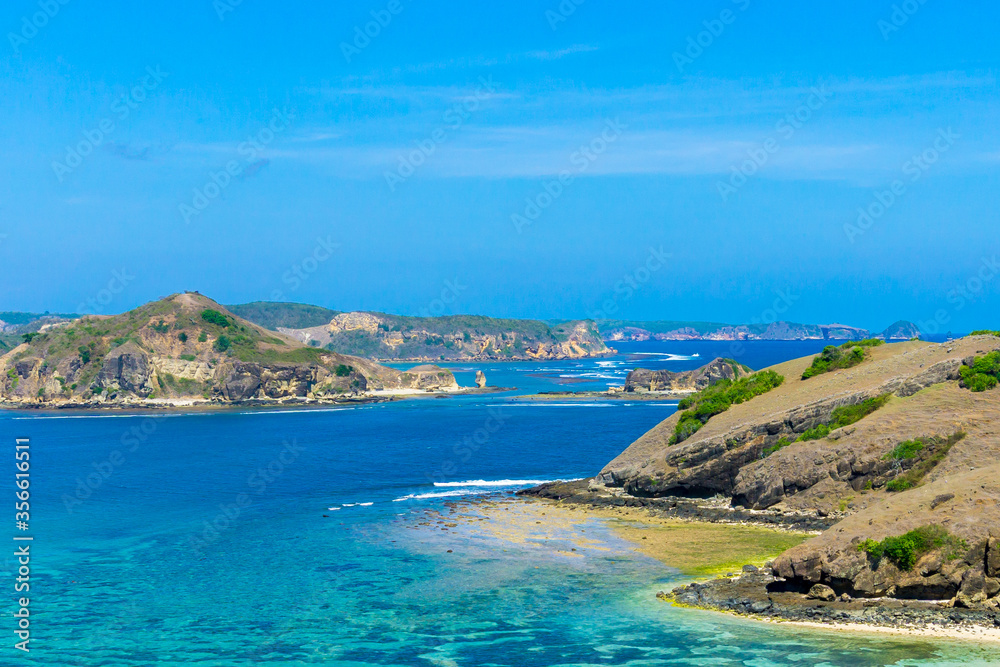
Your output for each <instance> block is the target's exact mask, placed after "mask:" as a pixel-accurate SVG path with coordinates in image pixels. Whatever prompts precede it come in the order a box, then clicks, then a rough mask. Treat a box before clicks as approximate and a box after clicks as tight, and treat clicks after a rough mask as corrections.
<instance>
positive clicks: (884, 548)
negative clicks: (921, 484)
mask: <svg viewBox="0 0 1000 667" xmlns="http://www.w3.org/2000/svg"><path fill="white" fill-rule="evenodd" d="M938 549H942V550H944V552H945V557H946V558H947V559H948V560H954V559H955V558H957V557H958V556H959V555H961V552H962V551H964V550H966V549H968V545H966V543H965V540H961V539H959V538H957V537H955V536H954V535H952V534H950V533H949V532H948V531H947V530H946V529H945V528H943V527H942V526H934V525H931V526H921V527H920V528H915V529H914V530H911V531H910V532H908V533H904V534H903V535H897V536H895V537H887V538H885V539H884V540H882V541H881V542H877V541H875V540H873V539H871V538H868V539H867V540H865V541H864V542H862V543H861V544H859V545H858V551H861V552H864V553H866V554H868V557H869V558H870V559H871V560H872V562H873V565H874V566H875V567H878V563H879V562H880V561H881V560H882V559H883V558H888V559H889V561H890V562H891V563H892V564H893V565H895V566H896V567H898V568H899V569H900V570H907V571H908V570H912V569H913V566H914V565H916V563H917V561H918V560H919V559H920V557H921V556H923V555H924V554H927V553H930V552H931V551H937V550H938Z"/></svg>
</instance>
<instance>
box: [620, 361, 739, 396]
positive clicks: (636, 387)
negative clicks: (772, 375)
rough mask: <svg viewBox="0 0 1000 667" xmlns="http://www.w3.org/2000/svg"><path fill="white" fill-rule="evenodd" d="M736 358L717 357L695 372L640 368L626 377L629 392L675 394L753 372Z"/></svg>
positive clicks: (697, 389)
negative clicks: (736, 360)
mask: <svg viewBox="0 0 1000 667" xmlns="http://www.w3.org/2000/svg"><path fill="white" fill-rule="evenodd" d="M752 372H753V371H751V370H750V369H749V368H747V367H746V366H744V365H742V364H739V363H737V362H735V361H733V360H732V359H722V358H721V357H720V358H717V359H715V360H713V361H711V362H709V363H708V364H705V365H704V366H702V367H701V368H699V369H697V370H693V371H681V372H676V373H675V372H671V371H666V370H657V371H654V370H649V369H646V368H636V369H634V370H631V371H629V373H628V375H627V376H626V377H625V391H626V392H635V393H645V392H666V393H672V394H683V393H691V392H695V391H701V390H702V389H704V388H705V387H708V386H710V385H713V384H715V383H716V382H718V381H719V380H735V379H737V378H740V377H742V376H744V375H749V374H750V373H752Z"/></svg>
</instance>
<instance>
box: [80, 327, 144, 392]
mask: <svg viewBox="0 0 1000 667" xmlns="http://www.w3.org/2000/svg"><path fill="white" fill-rule="evenodd" d="M153 378H154V370H153V366H152V364H151V363H150V359H149V355H148V354H146V352H145V351H144V350H142V349H140V348H139V346H137V345H136V344H135V343H133V342H131V341H129V342H127V343H125V344H124V345H120V346H118V347H116V348H114V349H113V350H111V351H109V352H108V353H107V355H105V357H104V363H103V364H102V365H101V370H100V372H99V373H98V374H97V378H96V379H95V380H94V385H93V386H94V387H97V388H98V389H101V390H104V391H106V392H108V393H111V394H114V393H117V392H119V391H123V392H126V393H129V394H134V395H135V396H139V397H141V398H146V397H148V396H149V395H150V394H152V393H153V391H155V388H154V384H153Z"/></svg>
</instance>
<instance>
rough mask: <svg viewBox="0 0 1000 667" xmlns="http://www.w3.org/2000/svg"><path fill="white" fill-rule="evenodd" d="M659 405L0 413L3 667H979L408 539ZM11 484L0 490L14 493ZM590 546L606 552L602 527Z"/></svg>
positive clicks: (628, 579) (594, 457)
mask: <svg viewBox="0 0 1000 667" xmlns="http://www.w3.org/2000/svg"><path fill="white" fill-rule="evenodd" d="M678 354H679V352H678ZM789 354H790V356H797V355H798V354H799V352H798V351H794V352H790V353H789ZM703 356H707V355H704V354H703ZM675 363H676V364H677V365H678V366H680V365H681V364H682V363H687V362H683V361H677V362H675ZM748 363H749V362H748ZM751 365H752V364H751ZM539 366H541V365H539ZM553 367H555V368H556V369H557V370H564V371H566V372H567V373H574V372H578V369H577V370H574V368H575V367H574V366H573V363H566V364H562V365H560V364H555V365H554V366H553ZM512 372H515V373H520V372H522V371H512ZM561 374H562V373H557V375H561ZM673 409H674V407H673V406H672V405H670V404H661V403H634V404H627V403H614V402H611V401H604V402H600V401H597V402H593V403H588V404H585V405H561V404H555V405H549V404H514V403H512V402H511V401H510V400H509V398H507V397H504V396H489V397H485V398H457V399H447V400H434V399H428V400H414V401H405V402H398V403H391V404H379V405H372V406H364V407H357V408H347V409H328V410H304V411H273V412H267V411H250V412H216V413H209V414H179V415H170V416H164V415H159V416H149V415H77V414H51V413H11V412H7V413H3V414H0V432H2V435H3V438H4V441H5V442H7V443H8V445H7V446H5V449H4V451H6V452H8V455H9V456H11V461H13V442H12V441H13V438H14V437H30V438H31V442H32V454H33V457H32V479H33V486H32V492H33V496H32V501H33V506H32V524H31V527H32V530H31V534H32V535H33V536H34V538H35V540H34V542H33V544H32V589H31V593H30V595H31V599H32V603H31V609H32V612H33V613H32V623H33V625H32V628H33V641H32V644H31V647H32V651H31V653H30V654H27V655H23V654H21V653H20V652H17V651H15V650H14V649H13V644H14V641H15V638H14V636H13V632H12V629H13V626H14V619H13V618H11V617H10V610H12V609H13V607H12V606H11V601H12V600H13V598H14V597H15V596H14V594H13V593H9V595H8V599H7V602H6V603H5V611H6V613H5V615H4V620H3V622H2V625H5V626H6V627H5V628H3V630H4V631H3V634H2V635H0V636H4V637H6V643H5V645H3V646H2V647H0V655H2V657H0V664H4V665H6V664H39V665H67V666H70V665H258V664H259V665H271V664H281V665H313V664H337V665H443V666H448V665H462V666H464V665H524V666H532V665H539V666H541V665H668V664H669V665H750V666H754V667H764V666H771V665H845V666H846V665H885V664H900V665H918V664H919V665H924V664H988V660H989V659H990V656H991V655H992V654H993V653H995V651H996V647H995V646H994V647H989V646H987V647H980V646H974V645H968V644H961V643H947V642H937V643H935V642H928V641H925V640H912V639H900V638H881V637H872V636H869V635H858V634H846V633H841V634H838V633H831V632H816V631H804V630H801V629H794V628H789V627H781V626H773V625H762V624H757V623H753V622H748V621H745V620H739V619H736V618H731V617H727V616H723V615H717V614H711V613H705V612H695V611H689V610H680V609H674V608H671V607H669V606H667V605H665V604H663V603H661V602H659V601H657V600H656V599H655V596H654V593H655V591H657V590H660V589H664V588H669V587H670V586H672V585H674V584H675V583H676V582H678V581H680V577H679V575H677V573H676V572H674V571H672V570H670V569H669V568H667V567H665V566H663V565H662V564H660V563H657V562H655V561H652V560H650V559H646V558H643V557H637V556H633V555H622V554H621V553H618V552H616V551H614V550H612V551H596V550H595V551H592V552H586V553H583V554H582V557H579V558H567V557H565V555H560V554H559V553H557V552H556V551H554V550H551V549H546V548H543V547H540V546H538V545H532V544H526V545H520V546H518V545H514V544H511V543H506V542H501V541H498V540H496V539H493V538H490V537H488V536H485V535H482V534H470V533H469V532H468V531H462V530H458V531H454V530H453V531H448V532H445V531H437V530H429V529H422V528H420V526H419V524H420V523H423V522H426V517H427V513H428V512H435V511H444V512H447V511H448V508H447V506H446V504H445V503H448V502H449V501H454V500H463V499H468V498H473V497H474V495H473V494H485V493H501V494H503V493H509V490H510V489H511V488H513V487H514V486H515V485H514V484H511V485H510V486H509V487H506V486H501V487H483V486H480V485H477V484H465V485H456V483H457V482H463V481H474V480H486V481H496V480H505V479H506V480H543V479H553V478H572V477H580V476H584V475H588V474H592V473H593V472H594V471H596V470H597V469H599V468H600V466H601V465H603V463H605V462H606V461H608V460H609V459H610V458H612V457H613V456H614V455H615V454H617V453H618V452H619V451H621V450H622V449H623V448H624V447H625V446H627V445H628V443H629V442H631V441H632V440H633V439H635V438H636V437H637V436H639V435H640V434H641V433H643V432H644V431H645V430H647V429H648V428H650V427H651V426H653V425H655V424H656V423H657V422H659V421H660V420H661V419H663V418H665V417H666V416H668V415H669V414H670V413H671V412H672V411H673ZM115 451H118V452H119V453H120V456H121V458H119V457H118V456H113V452H115ZM122 459H124V460H122ZM111 460H114V461H116V462H117V464H111V463H109V461H111ZM5 469H6V470H7V471H8V472H7V473H6V474H5V475H4V476H5V479H2V480H0V482H2V488H0V493H3V494H10V495H12V494H13V488H12V484H11V482H12V480H13V465H8V466H5ZM88 477H89V480H88ZM88 481H89V483H90V486H89V487H88V486H87V484H88ZM435 484H437V485H435ZM81 485H82V486H81ZM94 487H96V488H94ZM84 489H86V490H89V495H88V494H87V493H86V492H85V491H84ZM78 491H79V493H78ZM443 494H452V495H443ZM457 494H469V495H457ZM83 496H86V497H83ZM11 500H13V498H11ZM369 503H370V504H369ZM335 507H339V508H340V509H330V508H335ZM324 515H325V516H324ZM9 520H10V524H9V525H11V528H10V533H9V534H11V535H13V534H14V533H15V531H14V530H13V526H12V524H13V520H14V517H13V510H11V516H10V517H9ZM415 527H416V529H415ZM588 536H589V537H591V538H600V539H602V540H604V541H605V542H607V543H612V542H614V540H615V538H614V537H613V536H611V535H610V534H608V533H607V532H606V530H605V529H603V528H602V527H601V526H600V525H599V524H595V525H594V526H592V527H588ZM11 544H13V543H12V542H11ZM449 550H450V553H449ZM12 552H13V548H11V549H10V550H9V552H8V553H12ZM2 558H6V560H4V562H3V565H4V568H3V576H5V577H7V581H8V582H9V583H8V584H3V585H5V586H6V585H10V586H11V588H9V589H8V591H11V589H12V586H13V576H14V574H13V567H14V563H13V561H12V559H11V558H10V557H9V556H8V555H7V554H3V556H0V559H2ZM998 664H1000V661H998Z"/></svg>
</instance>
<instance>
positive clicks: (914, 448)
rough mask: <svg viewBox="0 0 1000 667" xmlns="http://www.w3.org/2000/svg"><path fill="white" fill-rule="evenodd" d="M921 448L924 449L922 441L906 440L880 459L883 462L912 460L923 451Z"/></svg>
mask: <svg viewBox="0 0 1000 667" xmlns="http://www.w3.org/2000/svg"><path fill="white" fill-rule="evenodd" d="M923 448H924V441H923V440H906V441H904V442H901V443H899V444H898V445H896V447H895V448H894V449H893V450H892V451H891V452H889V453H888V454H886V455H885V456H883V457H882V458H883V460H890V459H892V460H895V461H898V460H900V459H912V458H915V457H916V456H917V454H919V453H920V452H921V451H922V450H923Z"/></svg>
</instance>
